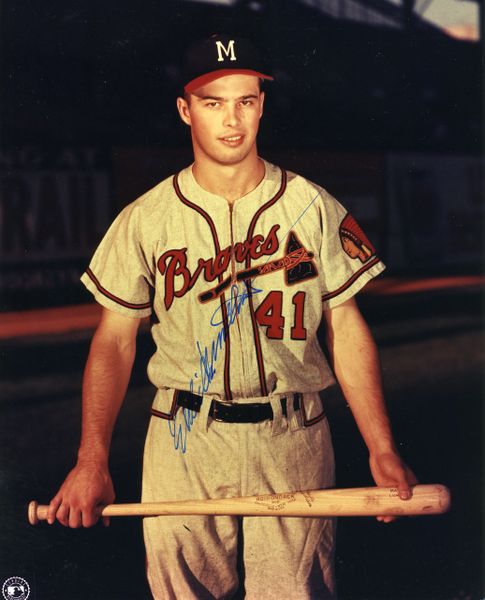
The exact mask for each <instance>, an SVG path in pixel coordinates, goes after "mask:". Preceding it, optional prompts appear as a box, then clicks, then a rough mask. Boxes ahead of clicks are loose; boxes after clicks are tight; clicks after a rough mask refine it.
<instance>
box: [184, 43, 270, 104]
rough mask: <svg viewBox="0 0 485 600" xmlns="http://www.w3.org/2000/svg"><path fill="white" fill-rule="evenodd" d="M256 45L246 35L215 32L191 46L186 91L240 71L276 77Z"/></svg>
mask: <svg viewBox="0 0 485 600" xmlns="http://www.w3.org/2000/svg"><path fill="white" fill-rule="evenodd" d="M265 71H266V67H265V66H264V63H263V60H262V59H261V56H260V54H259V53H258V51H257V49H256V48H255V46H254V45H253V44H252V43H251V42H250V41H249V40H248V39H246V38H243V37H239V36H234V35H228V34H214V35H212V36H210V37H209V38H206V39H203V40H201V41H199V42H197V43H195V44H193V45H192V46H190V47H189V49H188V50H187V53H186V56H185V63H184V69H183V77H184V79H183V80H184V90H185V91H186V92H187V93H189V94H190V93H192V92H193V91H194V90H196V89H198V88H200V87H202V86H203V85H206V84H207V83H210V82H211V81H214V80H215V79H218V78H219V77H224V76H225V75H233V74H235V73H240V74H242V75H255V76H256V77H260V78H261V79H269V80H272V79H273V77H271V75H267V74H265Z"/></svg>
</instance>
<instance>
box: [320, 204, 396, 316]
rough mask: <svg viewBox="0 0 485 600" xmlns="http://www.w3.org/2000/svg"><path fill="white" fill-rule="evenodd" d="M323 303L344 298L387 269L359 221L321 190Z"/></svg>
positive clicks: (327, 305) (330, 305) (335, 302)
mask: <svg viewBox="0 0 485 600" xmlns="http://www.w3.org/2000/svg"><path fill="white" fill-rule="evenodd" d="M321 210H322V217H321V218H322V221H321V222H322V242H321V248H320V260H321V265H322V271H323V275H322V279H321V281H322V303H323V308H324V309H329V308H333V307H334V306H337V305H339V304H341V303H342V302H345V300H348V299H349V298H351V297H352V296H354V295H355V294H356V293H357V292H358V291H359V290H361V289H362V288H363V287H364V285H365V284H366V283H368V282H369V281H370V280H371V279H373V278H374V277H377V275H379V274H380V273H382V271H383V270H384V269H385V265H384V263H383V262H382V261H381V260H380V258H379V257H378V256H377V253H376V250H375V248H374V246H373V245H372V243H371V242H370V240H369V239H368V237H367V236H366V234H365V233H364V232H363V230H362V229H361V227H360V226H359V224H358V223H357V222H356V220H355V219H354V218H353V217H352V215H351V214H350V213H348V212H347V211H346V210H345V208H344V207H343V206H342V205H341V204H340V203H339V202H338V201H337V200H335V198H333V197H332V196H330V195H328V194H322V204H321Z"/></svg>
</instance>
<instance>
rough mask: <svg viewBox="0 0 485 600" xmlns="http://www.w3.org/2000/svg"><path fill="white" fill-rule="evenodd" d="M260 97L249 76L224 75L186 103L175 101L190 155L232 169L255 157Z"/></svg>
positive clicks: (261, 104) (260, 112) (252, 79)
mask: <svg viewBox="0 0 485 600" xmlns="http://www.w3.org/2000/svg"><path fill="white" fill-rule="evenodd" d="M263 102H264V93H263V92H260V89H259V81H258V78H257V77H253V76H252V75H227V76H225V77H220V78H219V79H216V80H215V81H213V82H211V83H209V84H207V85H205V86H203V87H201V88H199V89H198V90H196V91H195V93H194V94H191V96H190V102H187V101H186V100H184V99H183V98H178V100H177V106H178V110H179V113H180V116H181V118H182V120H183V121H184V122H185V123H187V125H190V127H191V132H192V143H193V146H194V155H195V159H196V161H197V160H199V161H200V160H209V161H211V162H213V163H214V162H215V163H218V164H222V165H236V164H238V163H240V162H242V161H243V160H244V159H245V158H246V157H247V156H248V155H250V154H252V153H254V155H256V135H257V133H258V128H259V121H260V119H261V116H262V114H263Z"/></svg>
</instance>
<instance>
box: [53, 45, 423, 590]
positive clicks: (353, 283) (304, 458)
mask: <svg viewBox="0 0 485 600" xmlns="http://www.w3.org/2000/svg"><path fill="white" fill-rule="evenodd" d="M264 79H271V77H270V76H269V75H267V74H266V70H265V68H264V67H263V66H262V65H261V61H260V58H259V56H258V55H257V53H256V51H255V49H254V48H253V46H252V45H251V44H250V43H249V42H247V41H246V40H244V39H241V38H239V37H231V36H226V35H218V36H212V37H211V38H209V39H206V40H204V41H202V42H200V43H198V44H197V45H195V46H194V47H193V48H191V49H190V50H189V51H188V52H187V57H186V67H185V79H184V84H185V87H184V93H183V96H181V97H179V98H178V99H177V108H178V112H179V114H180V117H181V119H182V121H183V122H184V123H186V124H187V125H188V126H189V128H190V133H191V137H192V144H193V150H194V163H193V164H192V165H190V166H189V167H187V168H186V169H184V170H182V171H181V172H179V173H177V174H176V175H174V176H173V177H170V178H168V179H166V180H164V181H162V182H161V183H159V184H158V185H157V186H155V187H154V188H153V189H151V190H150V191H148V192H147V193H146V194H144V195H143V196H142V197H141V198H139V199H138V200H136V201H135V202H133V203H132V204H130V205H129V206H127V207H126V208H125V209H124V210H123V211H122V212H121V213H120V215H119V216H118V217H117V219H116V220H115V221H114V223H113V225H112V226H111V228H110V229H109V230H108V232H107V234H106V236H105V238H104V239H103V240H102V242H101V244H100V246H99V247H98V249H97V251H96V253H95V255H94V257H93V259H92V262H91V264H90V266H89V268H88V269H87V270H86V272H85V273H84V275H83V276H82V281H83V283H84V284H85V285H86V287H87V288H88V289H89V290H90V291H91V292H92V293H93V294H94V297H95V298H96V300H97V301H98V302H99V303H100V304H101V305H102V306H103V313H102V318H101V322H100V324H99V327H98V328H97V330H96V333H95V335H94V338H93V341H92V345H91V350H90V353H89V358H88V361H87V365H86V370H85V376H84V384H83V423H82V437H81V444H80V448H79V454H78V462H77V464H76V466H75V467H74V469H73V470H72V471H71V472H70V473H69V475H68V476H67V478H66V480H65V482H64V483H63V485H62V486H61V488H60V490H59V492H58V493H57V494H56V496H55V497H54V498H53V500H52V501H51V504H50V510H49V518H48V520H49V522H50V523H52V522H54V520H55V519H57V520H59V521H60V522H61V523H62V524H64V525H66V526H70V527H80V526H84V527H89V526H91V525H93V524H94V523H95V521H96V518H95V516H94V515H93V507H94V506H96V505H97V504H99V503H111V502H113V500H114V491H113V485H112V482H111V478H110V475H109V472H108V466H107V464H108V453H109V446H110V439H111V434H112V430H113V426H114V422H115V419H116V416H117V414H118V411H119V408H120V405H121V403H122V400H123V397H124V395H125V391H126V388H127V384H128V379H129V376H130V372H131V368H132V363H133V358H134V354H135V345H136V342H135V339H136V333H137V329H138V325H139V323H140V319H141V318H142V317H146V316H150V317H151V320H152V335H153V338H154V341H155V343H156V352H155V353H154V355H153V356H152V357H151V359H150V362H149V364H148V374H149V377H150V380H151V381H152V383H153V384H154V386H155V388H156V390H157V391H156V394H155V398H154V402H153V407H152V418H151V421H150V425H149V430H148V433H147V439H146V445H145V453H144V461H143V486H142V500H143V501H146V502H150V501H160V500H183V499H197V498H200V499H205V498H222V497H231V496H246V495H254V494H263V493H279V492H286V491H294V490H304V489H316V488H325V487H329V486H332V485H333V484H334V459H333V451H332V443H331V438H330V432H329V427H328V423H327V419H326V416H325V407H324V404H325V389H326V388H328V387H330V386H332V385H334V384H335V378H334V374H335V375H336V378H337V379H338V382H339V383H340V385H341V387H342V390H343V392H344V394H345V397H346V399H347V401H348V403H349V405H350V407H351V409H352V412H353V414H354V416H355V419H356V421H357V424H358V426H359V428H360V431H361V433H362V435H363V437H364V440H365V442H366V444H367V447H368V449H369V459H370V468H371V471H372V475H373V477H374V479H375V482H376V483H377V485H393V486H396V487H397V488H398V489H399V493H400V496H401V497H402V498H403V499H405V498H407V497H409V494H410V486H411V485H413V484H414V483H415V482H416V480H415V477H414V475H413V474H412V472H411V471H410V470H409V469H408V467H407V466H406V465H405V464H404V463H403V462H402V460H401V458H400V457H399V455H398V453H397V451H396V448H395V444H394V441H393V437H392V433H391V428H390V425H389V420H388V416H387V413H386V410H385V406H384V401H383V396H382V389H381V382H380V375H379V367H378V360H377V354H376V348H375V344H374V342H373V340H372V338H371V335H370V333H369V330H368V328H367V326H366V324H365V323H364V321H363V319H362V317H361V315H360V312H359V310H358V308H357V305H356V303H355V300H354V296H355V294H356V293H357V292H358V291H359V290H360V289H361V288H362V287H363V286H364V285H365V284H366V283H367V282H368V281H369V280H370V279H372V278H373V277H375V276H377V275H378V274H379V273H381V271H382V270H383V269H384V265H383V264H382V262H381V261H380V260H379V258H378V257H377V255H376V251H375V249H374V248H373V246H372V244H371V242H370V241H369V240H368V239H367V237H366V236H365V234H364V232H363V231H362V230H361V228H360V227H359V226H358V224H357V223H356V222H355V220H354V219H353V218H352V217H351V215H349V214H348V213H347V212H346V210H345V209H344V208H343V207H342V206H341V205H340V204H339V203H338V202H337V201H336V200H335V199H334V198H332V197H331V196H330V195H329V194H328V193H327V192H326V191H325V190H324V189H322V188H321V187H319V186H317V185H315V184H314V183H311V182H309V181H307V180H305V179H304V178H302V177H300V176H298V175H296V174H294V173H290V172H287V171H285V170H284V169H282V168H280V167H277V166H275V165H273V164H270V163H269V162H267V161H265V160H263V159H261V158H260V157H259V156H258V153H257V146H256V137H257V132H258V126H259V122H260V119H261V117H262V114H263V105H264V92H263V91H262V89H261V82H262V80H264ZM322 315H323V318H324V321H325V325H326V332H327V345H328V350H329V355H330V357H331V364H330V365H329V364H328V363H327V361H326V359H325V357H324V354H323V352H322V350H321V349H320V347H319V344H318V341H317V329H318V326H319V324H320V321H321V319H322ZM322 398H323V402H322ZM381 520H385V521H389V520H391V519H390V518H382V519H381ZM334 533H335V527H334V521H333V520H332V519H305V518H286V519H285V518H276V517H266V518H257V517H244V518H242V519H241V518H236V517H229V516H228V517H224V516H218V517H210V516H208V517H204V516H193V517H189V516H184V517H149V518H145V519H144V537H145V545H146V554H147V573H148V580H149V584H150V587H151V590H152V593H153V596H154V597H155V598H156V599H167V598H170V599H171V598H176V599H182V598H183V599H184V600H185V599H189V598H193V599H201V598H229V597H231V596H232V595H234V593H235V592H236V591H237V590H238V589H240V588H241V587H244V590H245V594H246V597H247V598H252V599H261V598H265V599H272V598H274V599H278V600H282V599H285V598H288V599H290V598H291V599H292V600H297V599H304V598H310V597H312V598H327V597H329V598H331V597H334V594H335V582H334V575H333V564H332V558H333V547H334ZM238 561H239V564H242V565H243V566H242V569H241V568H238ZM241 572H242V573H243V575H244V580H243V581H239V575H240V574H241Z"/></svg>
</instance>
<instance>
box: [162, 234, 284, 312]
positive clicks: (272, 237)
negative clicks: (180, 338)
mask: <svg viewBox="0 0 485 600" xmlns="http://www.w3.org/2000/svg"><path fill="white" fill-rule="evenodd" d="M279 228H280V226H279V225H273V227H272V228H271V230H270V231H269V233H268V235H267V236H266V238H264V237H263V236H262V235H259V234H258V235H255V236H253V237H252V238H251V239H250V240H245V241H244V242H237V243H236V244H234V246H228V247H227V248H224V249H223V250H221V251H220V252H219V253H218V254H217V255H216V256H215V258H199V260H198V261H197V267H196V268H195V270H194V272H193V273H191V272H190V269H189V268H188V266H187V248H178V249H172V250H167V251H166V252H164V253H163V254H162V255H161V256H160V258H159V259H158V262H157V267H158V270H159V271H160V273H161V275H163V276H164V277H165V298H164V303H165V308H166V309H167V310H168V309H169V308H170V307H171V306H172V303H173V301H174V298H181V297H182V296H184V295H185V294H186V293H187V292H188V291H189V290H191V289H192V288H193V287H194V285H195V284H196V282H197V280H198V279H199V277H200V275H201V274H203V277H204V279H205V280H206V281H208V282H212V281H214V280H215V279H217V278H218V277H219V276H220V275H222V274H223V273H225V272H226V271H227V269H228V268H229V266H230V263H231V256H232V255H234V258H235V260H236V261H237V262H239V263H242V262H244V261H245V260H246V258H247V257H248V256H250V257H251V259H253V260H256V259H258V258H261V256H271V255H272V254H274V253H275V252H277V250H278V248H279V242H278V237H277V235H276V233H277V231H278V229H279Z"/></svg>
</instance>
